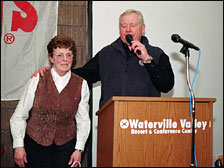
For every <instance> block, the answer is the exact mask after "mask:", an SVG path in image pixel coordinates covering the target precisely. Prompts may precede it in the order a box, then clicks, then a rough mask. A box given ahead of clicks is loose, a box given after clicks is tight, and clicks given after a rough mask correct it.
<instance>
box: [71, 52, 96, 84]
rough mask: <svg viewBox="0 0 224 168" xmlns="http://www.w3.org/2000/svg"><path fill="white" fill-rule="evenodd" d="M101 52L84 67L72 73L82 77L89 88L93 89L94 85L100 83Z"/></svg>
mask: <svg viewBox="0 0 224 168" xmlns="http://www.w3.org/2000/svg"><path fill="white" fill-rule="evenodd" d="M99 68H100V66H99V52H98V53H97V54H96V55H95V57H93V58H91V59H90V60H89V61H88V62H87V63H86V64H85V65H84V66H83V67H81V68H75V69H72V70H71V71H72V72H73V73H75V74H76V75H79V76H81V77H82V78H84V79H85V80H86V81H87V82H88V85H89V87H90V88H91V86H92V84H93V83H95V82H98V81H100V73H99V70H100V69H99Z"/></svg>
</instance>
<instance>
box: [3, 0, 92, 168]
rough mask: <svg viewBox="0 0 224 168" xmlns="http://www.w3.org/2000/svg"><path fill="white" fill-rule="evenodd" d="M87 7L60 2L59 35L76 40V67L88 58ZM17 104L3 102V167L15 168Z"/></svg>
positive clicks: (85, 2) (81, 4)
mask: <svg viewBox="0 0 224 168" xmlns="http://www.w3.org/2000/svg"><path fill="white" fill-rule="evenodd" d="M87 6H88V1H59V11H58V27H57V28H58V34H66V35H69V36H71V37H72V38H73V39H74V40H75V42H76V48H77V56H76V65H75V67H81V66H82V65H84V64H85V63H86V61H87V57H88V56H87V48H88V40H87V35H88V34H87V30H88V29H87ZM17 104H18V101H1V144H2V145H3V147H4V149H5V153H4V155H3V156H1V167H14V166H15V164H14V161H13V149H12V136H11V133H10V127H9V119H10V117H11V115H12V114H13V112H14V110H15V108H16V106H17ZM89 143H90V142H89V141H88V144H89ZM82 166H83V167H86V166H87V153H86V152H85V153H84V155H83V161H82Z"/></svg>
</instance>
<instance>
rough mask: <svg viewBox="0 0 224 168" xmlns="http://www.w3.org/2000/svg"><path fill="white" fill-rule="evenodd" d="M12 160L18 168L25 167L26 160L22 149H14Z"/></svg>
mask: <svg viewBox="0 0 224 168" xmlns="http://www.w3.org/2000/svg"><path fill="white" fill-rule="evenodd" d="M14 160H15V162H16V164H17V165H18V166H19V167H25V164H24V162H25V163H27V159H26V152H25V149H24V147H17V148H15V151H14Z"/></svg>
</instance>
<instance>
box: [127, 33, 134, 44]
mask: <svg viewBox="0 0 224 168" xmlns="http://www.w3.org/2000/svg"><path fill="white" fill-rule="evenodd" d="M132 40H133V37H132V35H131V34H127V35H126V41H127V42H128V43H129V44H130V45H131V42H132Z"/></svg>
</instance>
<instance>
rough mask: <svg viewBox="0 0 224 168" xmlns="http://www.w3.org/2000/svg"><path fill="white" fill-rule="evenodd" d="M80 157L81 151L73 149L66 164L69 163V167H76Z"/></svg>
mask: <svg viewBox="0 0 224 168" xmlns="http://www.w3.org/2000/svg"><path fill="white" fill-rule="evenodd" d="M81 157H82V153H81V151H79V150H75V151H74V152H73V153H72V155H71V157H70V161H69V162H68V164H69V165H71V167H77V166H78V165H79V163H80V162H81ZM74 162H75V163H74ZM73 163H74V164H73Z"/></svg>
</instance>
